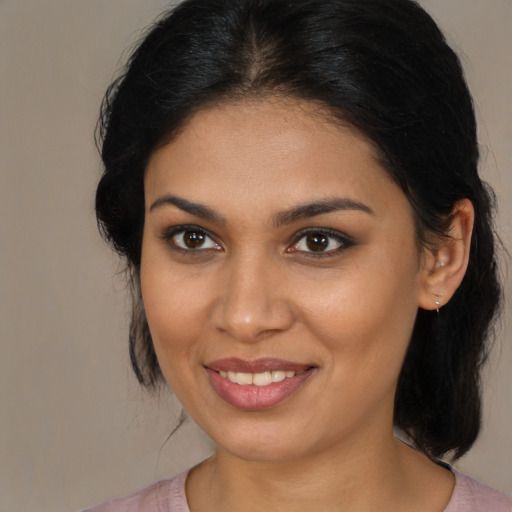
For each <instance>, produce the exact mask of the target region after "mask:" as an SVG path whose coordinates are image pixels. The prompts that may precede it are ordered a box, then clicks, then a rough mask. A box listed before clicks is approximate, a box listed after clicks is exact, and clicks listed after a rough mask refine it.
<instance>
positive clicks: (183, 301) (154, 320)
mask: <svg viewBox="0 0 512 512" xmlns="http://www.w3.org/2000/svg"><path fill="white" fill-rule="evenodd" d="M155 252H156V251H155ZM179 276H180V273H179V272H177V271H176V269H175V268H173V265H171V264H170V262H169V260H168V259H167V258H165V257H162V256H161V255H160V254H158V253H156V254H152V253H151V250H150V249H149V250H147V251H144V250H143V257H142V264H141V290H142V298H143V302H144V307H145V312H146V318H147V321H148V325H149V329H150V332H151V337H152V339H153V345H154V347H155V352H156V355H157V358H158V362H159V364H160V368H161V369H162V372H163V373H164V376H165V377H166V380H167V382H168V383H169V385H171V387H172V388H174V387H175V386H176V382H172V381H175V380H176V379H179V381H180V382H181V381H183V379H184V378H185V380H187V378H186V376H185V373H186V372H187V371H189V369H190V368H191V364H190V363H192V362H193V361H196V363H197V360H198V358H197V353H196V352H197V350H198V347H197V345H196V343H195V340H198V339H199V338H200V337H201V333H202V331H203V330H204V328H205V326H206V323H207V319H208V303H209V295H208V292H207V290H208V286H206V283H205V282H204V280H202V279H198V278H197V276H196V277H194V276H187V278H185V277H179ZM200 284H201V286H200Z"/></svg>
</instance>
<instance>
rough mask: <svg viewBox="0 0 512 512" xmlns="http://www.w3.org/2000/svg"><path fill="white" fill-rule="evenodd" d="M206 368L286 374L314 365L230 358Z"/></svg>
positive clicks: (218, 370)
mask: <svg viewBox="0 0 512 512" xmlns="http://www.w3.org/2000/svg"><path fill="white" fill-rule="evenodd" d="M205 366H206V367H207V368H210V369H211V370H215V371H216V372H220V371H224V372H243V373H260V372H271V371H278V370H281V371H285V372H301V371H304V370H307V369H308V368H311V366H312V365H308V364H300V363H293V362H291V361H285V360H284V359H276V358H272V357H266V358H261V359H255V360H254V361H244V360H243V359H238V358H236V357H230V358H227V359H219V360H217V361H212V362H211V363H208V364H206V365H205Z"/></svg>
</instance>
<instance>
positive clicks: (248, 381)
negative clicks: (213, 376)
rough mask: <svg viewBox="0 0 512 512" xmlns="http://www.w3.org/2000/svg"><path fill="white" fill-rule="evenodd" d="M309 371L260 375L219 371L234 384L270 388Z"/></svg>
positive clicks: (275, 371) (260, 373)
mask: <svg viewBox="0 0 512 512" xmlns="http://www.w3.org/2000/svg"><path fill="white" fill-rule="evenodd" d="M305 371H307V370H302V371H301V372H294V371H284V370H273V371H266V372H259V373H246V372H231V371H224V370H221V371H219V375H220V376H221V377H222V378H224V379H228V380H229V381H230V382H232V383H233V384H240V385H241V386H250V385H254V386H268V385H270V384H272V383H274V382H282V381H283V380H285V379H291V378H292V377H295V375H297V374H300V373H304V372H305Z"/></svg>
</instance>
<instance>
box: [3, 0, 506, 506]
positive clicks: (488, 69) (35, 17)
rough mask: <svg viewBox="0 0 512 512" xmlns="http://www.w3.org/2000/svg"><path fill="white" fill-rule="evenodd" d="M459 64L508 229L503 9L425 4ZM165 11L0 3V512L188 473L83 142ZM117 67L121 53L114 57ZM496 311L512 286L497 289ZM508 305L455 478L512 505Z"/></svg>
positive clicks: (88, 2) (69, 501) (186, 434)
mask: <svg viewBox="0 0 512 512" xmlns="http://www.w3.org/2000/svg"><path fill="white" fill-rule="evenodd" d="M422 4H423V5H424V6H425V7H426V8H427V10H429V11H430V12H431V13H432V14H433V15H434V17H435V18H436V19H437V21H438V22H439V23H440V25H441V27H442V28H443V29H444V30H445V31H446V33H447V34H448V39H449V41H451V42H452V44H454V45H455V46H456V47H457V48H461V49H462V50H461V51H460V54H461V56H462V59H463V63H464V65H465V69H466V72H467V76H468V80H469V82H470V86H471V88H472V90H473V93H474V96H475V102H476V108H477V112H478V117H479V119H480V122H481V124H480V135H481V142H482V151H483V155H484V158H483V159H482V172H483V174H484V176H485V177H486V179H487V180H488V181H489V182H490V183H491V184H492V185H493V186H494V187H495V188H496V191H497V194H498V198H499V201H500V205H501V215H500V218H499V230H500V233H501V236H502V238H503V240H504V242H505V245H506V246H508V248H510V247H511V243H510V240H511V239H512V227H511V222H510V219H512V157H511V150H510V141H511V140H512V121H511V117H512V108H511V102H510V98H511V93H512V90H511V84H512V57H511V55H512V52H511V51H510V49H511V48H512V30H511V28H512V26H511V22H510V20H511V19H512V2H511V1H510V0H424V1H423V2H422ZM167 5H169V4H168V2H166V1H163V0H74V1H71V0H44V1H42V0H0V243H1V253H0V254H1V256H0V257H1V261H0V343H1V345H0V400H1V403H0V408H1V409H0V411H1V418H2V419H1V429H0V510H1V511H3V512H25V511H30V512H46V511H48V512H49V511H52V512H61V511H73V510H78V509H80V508H81V507H84V506H86V505H91V504H93V503H96V502H99V501H102V500H104V499H106V498H109V497H113V496H116V495H120V494H125V493H128V492H130V491H134V490H136V489H138V488H140V487H142V486H144V485H146V484H148V483H150V482H152V481H155V480H157V479H159V478H162V477H165V476H170V475H172V474H175V473H176V472H178V471H181V470H182V469H185V468H186V467H188V466H190V465H192V464H194V463H196V462H198V461H200V460H201V459H202V458H203V457H205V456H206V455H207V454H208V453H209V451H210V449H211V446H210V443H209V441H208V440H207V439H206V438H205V437H204V436H203V435H201V434H200V433H199V432H198V431H197V430H196V428H195V427H194V426H193V425H191V424H190V423H189V424H187V425H185V427H183V428H182V429H181V430H180V431H179V432H178V433H177V434H176V435H175V436H173V438H172V439H171V440H169V441H167V442H166V439H167V437H168V434H169V433H170V431H171V430H172V427H173V424H174V421H175V420H176V418H177V415H178V414H179V408H178V406H177V404H175V403H173V400H172V398H170V397H169V396H167V395H165V394H164V395H163V396H161V397H159V398H151V397H149V396H148V395H146V394H145V393H144V392H142V391H140V390H139V388H138V386H137V384H136V383H135V378H134V377H133V376H132V374H131V371H130V369H129V360H128V354H127V343H126V339H127V323H128V313H127V312H128V305H129V302H128V299H127V293H126V290H125V284H124V280H123V276H122V273H121V270H122V265H120V264H119V261H118V259H117V257H116V256H115V255H113V254H112V253H111V252H110V250H109V249H108V248H107V247H106V246H105V245H104V244H103V243H102V242H101V240H100V238H99V236H98V233H97V230H96V225H95V218H94V213H93V195H94V190H95V185H96V182H97V179H98V177H99V174H100V164H99V158H98V156H97V153H96V150H95V147H94V143H93V132H94V127H95V122H96V117H97V114H98V109H99V103H100V100H101V97H102V95H103V92H104V90H105V88H106V86H107V85H108V83H109V82H110V80H111V79H112V77H113V76H114V73H115V70H116V68H118V66H119V63H120V62H121V60H120V59H121V55H122V54H123V50H124V49H125V48H126V47H127V46H129V45H130V44H131V43H132V42H133V41H135V40H136V39H137V37H138V35H139V34H140V30H141V28H143V27H144V26H145V25H147V24H148V23H149V22H150V21H151V20H152V19H154V18H155V17H156V16H157V15H158V14H159V13H160V12H161V10H162V9H163V8H164V7H166V6H167ZM124 55H125V56H126V53H124ZM506 286H507V293H508V297H509V298H510V296H511V287H512V286H511V282H510V279H509V278H507V281H506ZM509 304H510V302H509V303H508V304H507V305H506V306H505V311H506V315H505V316H506V318H505V320H504V322H503V323H504V327H503V329H502V332H501V334H500V336H499V341H498V345H497V350H496V351H495V355H494V357H493V359H492V361H491V363H490V365H489V367H488V370H487V373H486V386H485V400H486V402H485V403H486V418H485V428H484V431H483V433H482V436H481V438H480V440H479V441H478V442H477V444H476V445H475V447H474V449H473V450H472V451H471V452H470V454H469V455H468V456H467V457H465V458H464V459H463V460H462V461H461V462H460V463H459V464H458V467H459V468H461V469H462V470H463V471H465V472H468V473H469V474H471V475H473V476H475V477H477V478H478V479H480V480H482V481H483V482H486V483H488V484H490V485H492V486H495V487H498V488H501V489H502V490H505V491H508V492H512V464H511V461H512V433H511V429H510V425H511V424H512V393H511V392H510V390H511V389H512V373H511V371H510V370H511V368H512V346H511V345H512V343H511V341H512V321H511V318H510V316H511V315H510V305H509Z"/></svg>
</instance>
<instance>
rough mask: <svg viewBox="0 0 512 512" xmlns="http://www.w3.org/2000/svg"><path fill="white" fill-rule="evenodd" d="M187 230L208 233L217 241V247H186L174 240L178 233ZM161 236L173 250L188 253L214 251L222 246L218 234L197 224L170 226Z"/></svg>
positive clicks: (208, 235)
mask: <svg viewBox="0 0 512 512" xmlns="http://www.w3.org/2000/svg"><path fill="white" fill-rule="evenodd" d="M187 231H196V232H200V233H204V235H206V236H207V237H208V238H210V239H211V240H212V242H214V243H215V245H216V247H206V248H204V249H202V248H198V249H185V248H183V247H180V246H179V245H177V244H176V243H175V242H173V240H172V239H173V237H175V236H176V235H178V234H180V233H185V232H187ZM159 238H160V239H161V240H163V241H164V242H166V243H167V244H168V245H169V246H170V247H171V249H172V250H174V251H180V252H183V253H186V254H199V253H205V252H208V251H212V250H215V251H217V250H219V248H221V245H220V244H219V242H218V241H217V236H216V235H214V234H212V233H210V231H208V230H207V229H205V228H203V227H201V226H198V225H196V224H181V225H177V226H172V227H169V228H167V229H166V230H164V232H163V233H162V234H161V235H160V237H159Z"/></svg>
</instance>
